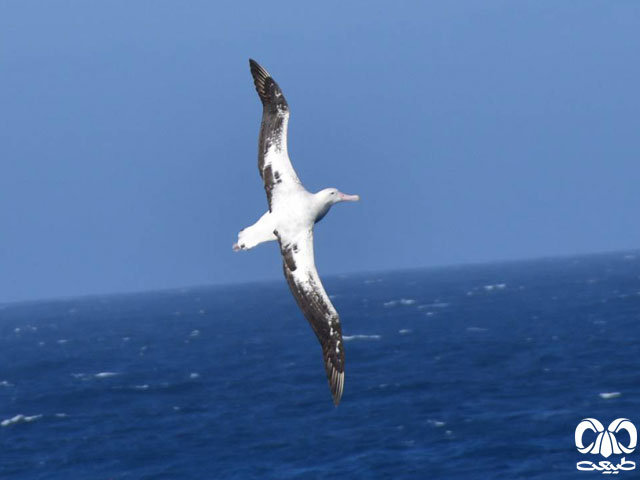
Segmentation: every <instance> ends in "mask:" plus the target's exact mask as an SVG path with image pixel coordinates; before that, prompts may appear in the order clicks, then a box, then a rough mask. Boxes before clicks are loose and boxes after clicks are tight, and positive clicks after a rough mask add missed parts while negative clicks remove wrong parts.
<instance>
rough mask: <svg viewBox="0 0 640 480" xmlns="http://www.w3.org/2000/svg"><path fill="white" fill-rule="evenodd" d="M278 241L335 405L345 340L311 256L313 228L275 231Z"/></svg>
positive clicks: (341, 385) (341, 378)
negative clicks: (295, 232) (315, 339)
mask: <svg viewBox="0 0 640 480" xmlns="http://www.w3.org/2000/svg"><path fill="white" fill-rule="evenodd" d="M275 234H276V236H277V237H278V241H279V242H280V251H281V252H282V257H283V260H284V262H283V267H284V276H285V277H286V279H287V283H288V284H289V288H290V289H291V293H293V296H294V297H295V299H296V302H297V304H298V306H299V307H300V310H302V313H304V316H305V317H306V319H307V320H308V321H309V323H310V324H311V328H313V331H314V332H315V334H316V336H317V337H318V340H319V341H320V345H321V346H322V356H323V358H324V368H325V370H326V372H327V378H328V379H329V388H330V389H331V395H332V396H333V403H334V404H336V405H338V403H340V398H341V397H342V391H343V388H344V343H343V341H342V328H341V327H340V318H339V316H338V312H336V309H335V308H334V306H333V305H332V303H331V300H329V296H328V295H327V292H325V290H324V287H323V286H322V282H321V281H320V277H319V276H318V271H317V270H316V266H315V261H314V257H313V232H312V231H311V230H307V231H304V232H302V233H300V234H298V235H297V236H295V237H293V238H284V237H283V236H281V235H280V234H279V233H278V232H277V231H276V232H275Z"/></svg>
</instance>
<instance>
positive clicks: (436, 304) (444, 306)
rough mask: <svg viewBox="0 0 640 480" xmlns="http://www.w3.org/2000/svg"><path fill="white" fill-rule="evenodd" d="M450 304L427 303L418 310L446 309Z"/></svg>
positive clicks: (419, 306)
mask: <svg viewBox="0 0 640 480" xmlns="http://www.w3.org/2000/svg"><path fill="white" fill-rule="evenodd" d="M449 305H451V304H450V303H447V302H433V303H425V304H423V305H418V310H424V309H426V308H446V307H448V306H449Z"/></svg>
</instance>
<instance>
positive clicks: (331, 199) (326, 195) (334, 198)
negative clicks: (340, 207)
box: [316, 188, 360, 205]
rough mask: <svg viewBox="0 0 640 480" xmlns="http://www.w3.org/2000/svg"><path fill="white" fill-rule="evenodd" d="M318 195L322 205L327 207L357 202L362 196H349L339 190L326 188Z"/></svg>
mask: <svg viewBox="0 0 640 480" xmlns="http://www.w3.org/2000/svg"><path fill="white" fill-rule="evenodd" d="M316 195H317V196H318V197H319V199H320V201H321V202H322V203H325V204H327V205H333V204H335V203H340V202H357V201H358V200H360V195H347V194H346V193H342V192H341V191H340V190H338V189H337V188H325V189H324V190H320V191H319V192H318V193H317V194H316Z"/></svg>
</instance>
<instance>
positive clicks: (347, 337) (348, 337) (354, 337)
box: [342, 335, 380, 342]
mask: <svg viewBox="0 0 640 480" xmlns="http://www.w3.org/2000/svg"><path fill="white" fill-rule="evenodd" d="M342 339H343V340H344V341H345V342H350V341H351V340H380V335H343V337H342Z"/></svg>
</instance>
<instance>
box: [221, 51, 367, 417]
mask: <svg viewBox="0 0 640 480" xmlns="http://www.w3.org/2000/svg"><path fill="white" fill-rule="evenodd" d="M249 66H250V68H251V75H252V76H253V82H254V84H255V87H256V91H257V92H258V96H259V97H260V101H261V102H262V107H263V109H262V124H261V126H260V135H259V138H258V171H259V172H260V177H262V180H263V182H264V189H265V192H266V194H267V203H268V204H269V210H268V211H267V212H266V213H265V214H264V215H262V217H260V219H259V220H258V221H257V222H256V223H254V224H253V225H251V226H249V227H247V228H245V229H243V230H241V231H240V233H239V234H238V241H237V243H235V244H234V245H233V249H234V250H235V251H239V250H249V249H251V248H253V247H255V246H257V245H259V244H261V243H264V242H269V241H275V240H277V241H278V243H279V244H280V253H281V254H282V259H283V262H282V264H283V270H284V276H285V278H286V279H287V283H288V284H289V288H290V289H291V293H293V296H294V298H295V300H296V303H297V304H298V306H299V307H300V310H302V313H303V314H304V316H305V317H306V319H307V320H308V321H309V324H310V325H311V328H312V329H313V331H314V333H315V334H316V337H318V341H319V342H320V345H321V346H322V356H323V360H324V367H325V370H326V372H327V378H328V380H329V388H330V390H331V395H332V396H333V403H334V404H335V405H338V403H340V398H341V397H342V391H343V389H344V343H343V341H342V328H341V326H340V317H339V316H338V312H337V311H336V309H335V308H334V306H333V304H332V303H331V300H330V299H329V296H328V295H327V292H326V291H325V289H324V286H323V285H322V282H321V281H320V276H319V275H318V271H317V270H316V265H315V260H314V255H313V227H314V225H315V224H316V223H318V222H319V221H320V220H322V218H324V216H325V215H326V214H327V213H328V212H329V209H330V208H331V207H332V206H333V205H335V204H336V203H340V202H355V201H358V200H360V197H359V196H358V195H347V194H345V193H342V192H340V191H339V190H338V189H336V188H325V189H324V190H320V191H319V192H317V193H311V192H309V191H307V189H306V188H304V186H303V185H302V182H301V181H300V179H299V178H298V175H297V174H296V171H295V170H294V168H293V165H291V160H290V159H289V155H288V153H287V125H288V123H289V105H288V104H287V101H286V100H285V98H284V95H283V93H282V90H281V89H280V87H279V86H278V84H277V83H276V81H275V80H274V79H273V78H272V77H271V75H269V72H267V71H266V70H265V69H264V68H262V67H261V66H260V65H259V64H258V62H256V61H255V60H251V59H250V60H249Z"/></svg>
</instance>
